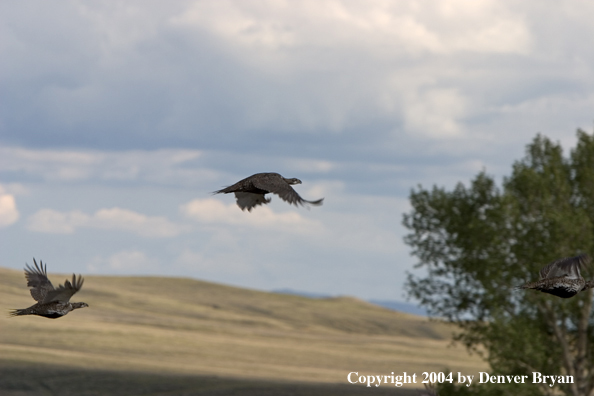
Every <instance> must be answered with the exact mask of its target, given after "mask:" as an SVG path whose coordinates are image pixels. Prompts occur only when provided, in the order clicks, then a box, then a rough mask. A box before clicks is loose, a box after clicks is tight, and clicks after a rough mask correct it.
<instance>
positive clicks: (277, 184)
mask: <svg viewBox="0 0 594 396" xmlns="http://www.w3.org/2000/svg"><path fill="white" fill-rule="evenodd" d="M263 176H265V177H260V178H256V179H254V180H252V184H253V185H254V187H256V188H258V189H260V190H265V191H269V192H271V193H273V194H276V195H278V196H279V197H280V198H281V199H282V200H283V201H285V202H288V203H289V204H292V205H295V206H298V205H305V204H306V203H308V204H311V205H316V206H317V205H321V204H322V201H324V198H322V199H318V200H317V201H308V200H306V199H303V198H301V197H300V196H299V194H297V191H295V190H293V187H291V185H290V184H289V183H287V182H286V181H285V179H284V178H283V177H282V176H281V175H279V174H278V173H267V174H263Z"/></svg>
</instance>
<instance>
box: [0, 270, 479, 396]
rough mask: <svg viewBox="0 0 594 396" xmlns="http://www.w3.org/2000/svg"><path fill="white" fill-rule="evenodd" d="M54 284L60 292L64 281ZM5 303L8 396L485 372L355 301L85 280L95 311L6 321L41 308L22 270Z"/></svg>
mask: <svg viewBox="0 0 594 396" xmlns="http://www.w3.org/2000/svg"><path fill="white" fill-rule="evenodd" d="M49 277H50V280H52V282H53V283H54V286H57V284H58V283H62V282H63V281H64V279H65V278H66V275H56V274H52V273H50V274H49ZM0 300H1V301H2V304H1V305H0V310H2V311H4V312H5V314H0V394H2V395H3V396H4V395H7V396H16V395H52V394H58V393H59V394H60V395H102V394H106V395H120V394H121V395H231V394H234V395H268V394H270V395H301V394H303V395H317V394H319V395H333V394H336V395H339V394H340V395H349V394H368V393H369V394H371V393H373V394H374V395H382V394H388V393H390V394H392V395H394V394H396V395H398V394H402V395H407V394H416V392H414V391H412V389H414V388H417V389H419V388H420V387H421V386H422V385H421V384H420V383H417V384H412V385H410V386H408V385H405V386H404V387H403V388H395V387H394V385H392V384H383V385H382V386H380V387H379V388H365V387H362V386H359V385H351V384H349V383H348V382H347V375H348V374H349V373H350V372H352V371H356V372H359V374H361V375H390V374H391V373H392V372H394V373H395V374H396V375H398V374H401V373H402V372H404V371H406V372H407V373H409V374H410V373H416V374H417V378H418V376H420V375H421V373H422V372H431V371H434V372H438V371H443V370H444V369H445V368H449V369H450V370H452V371H454V372H457V371H461V372H463V373H465V374H474V373H476V372H478V371H485V370H486V364H485V363H484V362H482V361H481V360H480V359H479V358H477V357H476V356H469V355H468V354H467V352H466V351H465V350H464V349H463V348H462V347H461V346H451V341H450V339H451V333H452V331H453V329H452V328H451V327H450V326H448V325H446V324H444V323H440V322H438V321H429V320H427V319H426V318H422V317H417V316H413V315H408V314H404V313H399V312H393V311H390V310H387V309H384V308H381V307H378V306H375V305H372V304H369V303H366V302H364V301H361V300H358V299H355V298H350V297H340V298H329V299H309V298H305V297H300V296H292V295H283V294H274V293H265V292H260V291H254V290H247V289H241V288H235V287H230V286H224V285H219V284H213V283H208V282H202V281H198V280H191V279H183V278H158V277H100V276H86V277H85V284H84V286H83V289H82V291H81V292H79V293H78V294H76V295H75V296H74V298H73V301H84V302H86V303H88V304H89V306H90V307H89V308H84V309H80V310H77V311H74V312H71V313H70V314H69V315H68V316H66V317H64V318H60V319H56V320H52V319H46V318H41V317H17V318H9V317H8V310H9V309H12V308H25V307H28V306H30V305H32V303H33V302H34V301H33V299H32V298H31V297H30V295H29V292H28V289H27V287H26V284H25V278H24V275H23V272H22V271H14V270H8V269H4V268H0ZM418 382H420V381H418ZM411 391H412V393H411Z"/></svg>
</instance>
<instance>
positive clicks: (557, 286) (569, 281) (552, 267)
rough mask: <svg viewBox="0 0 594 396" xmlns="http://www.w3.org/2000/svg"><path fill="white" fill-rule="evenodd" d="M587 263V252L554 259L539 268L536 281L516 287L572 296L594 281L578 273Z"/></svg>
mask: <svg viewBox="0 0 594 396" xmlns="http://www.w3.org/2000/svg"><path fill="white" fill-rule="evenodd" d="M588 263H590V256H588V255H587V254H580V255H579V256H576V257H566V258H562V259H559V260H555V261H553V262H552V263H550V264H548V265H547V266H546V267H544V268H543V269H541V270H540V279H539V280H538V281H536V282H529V283H526V284H524V285H522V286H519V287H518V289H535V290H539V291H541V292H544V293H549V294H552V295H554V296H557V297H561V298H570V297H573V296H575V295H576V294H578V293H579V292H581V291H584V290H587V289H590V288H593V287H594V281H586V280H584V278H582V275H581V274H580V269H583V268H584V267H585V266H586V264H588Z"/></svg>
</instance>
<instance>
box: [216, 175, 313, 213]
mask: <svg viewBox="0 0 594 396" xmlns="http://www.w3.org/2000/svg"><path fill="white" fill-rule="evenodd" d="M295 184H301V180H299V179H285V178H284V177H282V176H281V175H279V174H278V173H256V174H255V175H252V176H250V177H246V178H245V179H243V180H240V181H238V182H237V183H235V184H234V185H232V186H229V187H226V188H223V189H222V190H218V191H215V192H214V193H213V194H221V193H223V194H229V193H235V199H236V200H237V206H239V207H240V208H241V210H245V209H247V210H248V212H251V211H252V209H253V208H254V207H255V206H257V205H265V204H267V203H269V202H270V198H264V195H266V194H268V193H273V194H276V195H278V196H279V197H280V198H281V199H282V200H283V201H285V202H288V203H289V204H293V205H295V206H299V205H302V206H305V205H307V204H311V205H316V206H318V205H321V204H322V201H324V198H322V199H318V200H317V201H307V200H305V199H303V198H301V197H300V196H299V194H297V192H296V191H295V190H293V187H291V186H292V185H295Z"/></svg>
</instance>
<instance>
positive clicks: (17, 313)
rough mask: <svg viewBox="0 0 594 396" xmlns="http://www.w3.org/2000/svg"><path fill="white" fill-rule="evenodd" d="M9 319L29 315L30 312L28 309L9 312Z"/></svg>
mask: <svg viewBox="0 0 594 396" xmlns="http://www.w3.org/2000/svg"><path fill="white" fill-rule="evenodd" d="M8 314H9V317H11V318H12V317H13V316H22V315H29V312H28V311H27V309H12V310H10V311H9V312H8Z"/></svg>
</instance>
